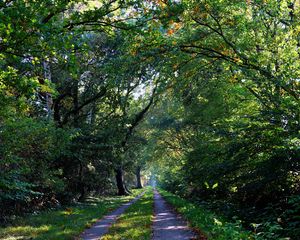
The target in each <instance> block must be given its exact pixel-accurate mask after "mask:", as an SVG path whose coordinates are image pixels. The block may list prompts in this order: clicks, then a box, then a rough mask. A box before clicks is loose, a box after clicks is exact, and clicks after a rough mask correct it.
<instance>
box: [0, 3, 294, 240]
mask: <svg viewBox="0 0 300 240" xmlns="http://www.w3.org/2000/svg"><path fill="white" fill-rule="evenodd" d="M299 48H300V3H299V1H296V0H247V1H246V0H243V1H241V0H239V1H237V0H230V1H229V0H145V1H135V0H101V1H89V0H86V1H81V0H43V1H36V0H4V1H1V2H0V69H1V71H0V206H1V208H0V220H1V223H3V224H6V223H8V222H10V221H11V219H12V218H13V216H15V215H20V214H24V213H28V212H32V211H36V210H41V209H47V208H50V207H54V206H58V205H60V204H68V203H70V202H74V201H81V200H83V199H84V198H85V197H86V196H87V195H90V194H102V195H103V194H113V193H118V194H119V195H124V194H128V193H129V192H130V188H132V187H133V186H135V187H141V180H140V179H141V172H142V171H144V173H145V171H147V172H148V173H151V174H152V177H154V178H155V180H156V181H157V183H158V184H159V185H160V186H161V187H163V188H165V189H166V190H169V191H172V192H174V193H176V194H179V195H181V196H184V197H186V198H190V199H193V201H195V202H198V203H199V204H201V205H204V206H205V207H207V208H211V209H213V210H214V211H217V212H219V213H220V214H222V215H224V216H225V217H227V218H229V219H241V220H242V223H243V224H244V225H245V227H247V228H249V229H252V230H253V231H254V232H261V235H262V237H263V239H281V238H282V239H299V236H300V219H299V215H300V195H299V194H300V175H299V174H300V162H299V160H300V125H299V121H300V105H299V98H300V78H299V76H300V52H299ZM283 237H286V238H283ZM287 237H290V238H287Z"/></svg>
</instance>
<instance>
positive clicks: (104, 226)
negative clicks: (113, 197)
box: [80, 193, 144, 240]
mask: <svg viewBox="0 0 300 240" xmlns="http://www.w3.org/2000/svg"><path fill="white" fill-rule="evenodd" d="M143 195H144V193H142V194H140V195H139V196H137V197H136V198H135V199H133V200H131V201H130V202H128V203H125V204H123V205H122V206H121V207H119V208H118V209H116V210H114V211H113V212H111V213H109V214H108V215H106V216H105V217H103V218H102V219H100V220H98V221H97V222H96V223H95V224H94V225H93V226H92V227H91V228H89V229H86V230H85V231H84V232H83V233H82V234H81V235H80V239H83V240H98V239H100V238H101V237H102V236H104V235H105V234H107V233H108V230H109V228H110V227H111V225H113V224H114V223H115V222H116V221H117V218H118V217H119V216H120V215H121V214H123V213H124V211H125V210H126V209H127V208H128V207H129V206H130V205H132V204H134V203H135V202H136V201H137V200H139V199H140V198H141V197H142V196H143Z"/></svg>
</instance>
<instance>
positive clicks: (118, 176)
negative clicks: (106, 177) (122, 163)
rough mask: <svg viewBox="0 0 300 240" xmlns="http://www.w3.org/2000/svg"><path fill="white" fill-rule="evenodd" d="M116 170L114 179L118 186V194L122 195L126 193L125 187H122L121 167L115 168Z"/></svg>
mask: <svg viewBox="0 0 300 240" xmlns="http://www.w3.org/2000/svg"><path fill="white" fill-rule="evenodd" d="M115 172H116V181H117V187H118V195H119V196H124V195H127V192H126V189H125V187H124V179H123V170H122V169H121V168H117V169H115Z"/></svg>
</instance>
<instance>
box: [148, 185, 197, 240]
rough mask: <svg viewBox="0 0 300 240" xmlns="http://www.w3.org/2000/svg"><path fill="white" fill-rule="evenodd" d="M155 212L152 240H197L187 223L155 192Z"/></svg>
mask: <svg viewBox="0 0 300 240" xmlns="http://www.w3.org/2000/svg"><path fill="white" fill-rule="evenodd" d="M154 205H155V207H154V211H155V218H154V222H153V237H152V240H176V239H178V240H179V239H180V240H190V239H197V235H196V233H194V232H193V231H192V230H191V229H190V228H189V227H188V225H187V222H186V221H184V220H183V219H182V217H180V216H179V215H178V214H176V213H175V212H174V211H173V210H172V208H171V207H170V206H169V205H168V204H167V203H166V201H165V200H164V199H163V198H162V196H161V195H160V194H159V193H158V192H157V190H154Z"/></svg>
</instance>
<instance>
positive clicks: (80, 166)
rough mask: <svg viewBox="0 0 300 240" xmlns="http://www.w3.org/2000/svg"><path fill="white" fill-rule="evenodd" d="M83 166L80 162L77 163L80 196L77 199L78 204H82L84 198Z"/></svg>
mask: <svg viewBox="0 0 300 240" xmlns="http://www.w3.org/2000/svg"><path fill="white" fill-rule="evenodd" d="M83 174H84V173H83V164H82V162H79V183H78V190H79V192H80V196H79V198H78V201H79V202H82V201H83V200H84V199H85V197H86V191H85V190H86V189H85V184H84V179H83Z"/></svg>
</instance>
